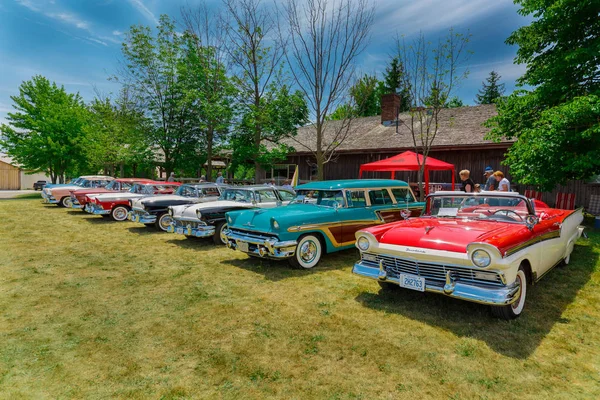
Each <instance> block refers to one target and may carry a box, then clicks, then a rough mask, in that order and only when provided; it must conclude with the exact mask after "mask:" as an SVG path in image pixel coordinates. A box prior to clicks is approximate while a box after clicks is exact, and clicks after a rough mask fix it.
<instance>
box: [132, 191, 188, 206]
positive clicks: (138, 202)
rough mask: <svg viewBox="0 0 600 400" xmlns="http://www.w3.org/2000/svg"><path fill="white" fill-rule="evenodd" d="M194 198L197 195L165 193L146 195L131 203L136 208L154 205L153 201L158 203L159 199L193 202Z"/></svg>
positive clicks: (162, 200)
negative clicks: (187, 195) (185, 195)
mask: <svg viewBox="0 0 600 400" xmlns="http://www.w3.org/2000/svg"><path fill="white" fill-rule="evenodd" d="M194 200H196V198H195V197H184V196H179V195H178V194H165V195H158V196H146V197H144V198H139V199H136V200H134V201H133V202H132V204H131V205H132V207H134V208H141V209H143V208H144V205H152V204H153V203H156V202H157V201H161V202H174V203H177V202H179V201H185V202H186V203H191V202H193V201H194Z"/></svg>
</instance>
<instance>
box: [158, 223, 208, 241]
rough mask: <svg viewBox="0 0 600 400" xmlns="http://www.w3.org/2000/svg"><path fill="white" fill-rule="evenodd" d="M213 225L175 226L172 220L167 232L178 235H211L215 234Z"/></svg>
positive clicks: (200, 236) (198, 236)
mask: <svg viewBox="0 0 600 400" xmlns="http://www.w3.org/2000/svg"><path fill="white" fill-rule="evenodd" d="M215 229H216V228H215V227H214V226H213V225H198V226H197V227H192V226H191V225H187V226H177V224H176V222H172V223H171V225H170V226H169V228H168V229H167V232H169V233H176V234H178V235H186V236H195V237H197V238H206V237H212V236H213V235H214V234H215Z"/></svg>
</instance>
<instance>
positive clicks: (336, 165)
mask: <svg viewBox="0 0 600 400" xmlns="http://www.w3.org/2000/svg"><path fill="white" fill-rule="evenodd" d="M505 152H506V149H505V148H493V149H483V150H476V149H458V150H457V149H454V150H443V151H439V150H438V151H432V152H431V153H430V155H431V156H432V157H435V158H437V159H440V160H442V161H446V162H448V163H451V164H454V166H455V167H456V176H455V179H456V181H457V182H459V181H460V178H459V176H458V173H459V171H460V170H462V169H468V170H469V171H471V178H472V179H473V181H474V182H475V183H481V184H483V183H485V178H484V176H483V171H484V170H485V167H487V166H488V165H489V166H491V167H492V168H494V170H501V171H502V172H504V174H505V175H506V177H507V178H508V179H509V181H511V183H512V179H511V175H510V169H509V168H508V167H505V166H503V165H502V164H501V162H502V161H503V160H504V153H505ZM398 153H399V151H395V152H376V151H375V152H365V153H362V154H340V155H339V156H338V157H337V158H336V160H335V161H332V162H330V163H328V164H326V165H325V179H351V178H358V173H359V169H360V166H361V164H364V163H369V162H373V161H379V160H382V159H385V158H389V157H391V156H395V155H397V154H398ZM309 161H310V162H314V161H313V160H312V159H310V158H309V157H308V156H305V155H293V156H290V157H288V160H287V161H286V162H285V163H288V164H297V165H298V166H299V171H300V180H301V181H309V180H310V179H311V171H314V168H312V167H311V166H310V164H309ZM363 177H364V178H390V173H389V172H366V173H364V174H363ZM395 178H396V179H400V180H403V181H407V182H416V181H417V173H416V172H404V171H399V172H397V173H396V176H395ZM430 181H431V182H432V183H433V182H440V183H444V182H448V183H449V182H451V181H452V177H451V176H450V172H449V171H434V172H431V174H430ZM512 188H513V189H516V190H518V191H519V192H520V193H523V192H524V191H525V189H535V188H533V187H527V186H525V185H518V184H512ZM559 192H563V193H575V204H576V206H577V207H588V204H589V201H590V196H591V195H592V194H600V184H588V183H585V182H583V181H572V182H569V183H568V184H567V185H565V186H560V185H559V186H557V187H556V188H555V189H554V190H553V191H552V192H547V193H544V194H543V196H542V200H543V201H544V202H546V203H547V204H548V205H550V206H551V207H553V206H554V205H555V204H556V194H557V193H559Z"/></svg>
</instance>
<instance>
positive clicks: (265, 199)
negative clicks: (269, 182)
mask: <svg viewBox="0 0 600 400" xmlns="http://www.w3.org/2000/svg"><path fill="white" fill-rule="evenodd" d="M256 195H257V196H256V201H257V202H258V203H274V202H276V201H277V196H276V195H275V192H274V191H272V190H257V191H256Z"/></svg>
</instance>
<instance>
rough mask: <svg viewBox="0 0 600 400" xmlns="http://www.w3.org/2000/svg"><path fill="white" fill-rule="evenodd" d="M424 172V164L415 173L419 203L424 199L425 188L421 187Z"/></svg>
mask: <svg viewBox="0 0 600 400" xmlns="http://www.w3.org/2000/svg"><path fill="white" fill-rule="evenodd" d="M424 172H425V164H423V165H421V167H419V172H418V173H417V181H418V185H419V186H418V188H419V201H423V200H424V199H425V187H424V186H423V174H424Z"/></svg>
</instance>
